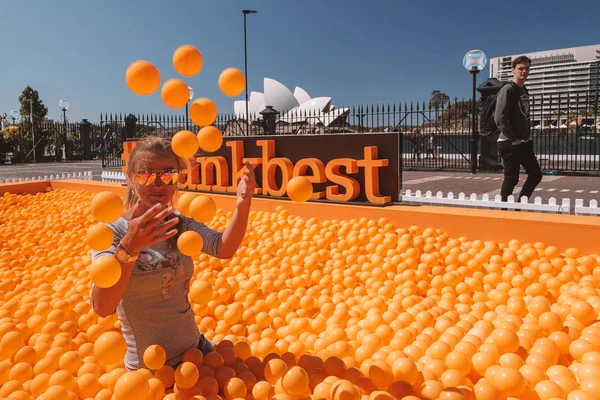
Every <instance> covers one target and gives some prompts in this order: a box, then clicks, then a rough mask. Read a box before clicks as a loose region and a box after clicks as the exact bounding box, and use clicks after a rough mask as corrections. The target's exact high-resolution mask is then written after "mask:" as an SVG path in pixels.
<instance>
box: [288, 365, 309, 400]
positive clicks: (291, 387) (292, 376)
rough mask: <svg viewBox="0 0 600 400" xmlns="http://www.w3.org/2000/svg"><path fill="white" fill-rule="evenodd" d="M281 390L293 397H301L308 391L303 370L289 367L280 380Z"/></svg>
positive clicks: (306, 377) (305, 374)
mask: <svg viewBox="0 0 600 400" xmlns="http://www.w3.org/2000/svg"><path fill="white" fill-rule="evenodd" d="M281 386H282V387H283V390H285V391H286V392H287V393H289V394H291V395H293V396H301V395H303V394H305V393H306V391H307V390H308V374H307V373H306V371H305V370H304V369H303V368H300V367H298V366H293V367H291V368H290V369H289V370H288V371H287V372H286V373H285V375H283V378H281Z"/></svg>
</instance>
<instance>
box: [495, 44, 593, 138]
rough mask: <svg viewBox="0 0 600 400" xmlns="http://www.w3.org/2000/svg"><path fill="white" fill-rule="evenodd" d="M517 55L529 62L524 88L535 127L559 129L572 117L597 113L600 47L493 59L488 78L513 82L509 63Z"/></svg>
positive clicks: (549, 51) (573, 48) (585, 47)
mask: <svg viewBox="0 0 600 400" xmlns="http://www.w3.org/2000/svg"><path fill="white" fill-rule="evenodd" d="M520 55H525V56H527V57H529V58H530V59H531V70H530V73H529V78H528V79H527V82H526V85H527V88H528V89H529V93H530V95H531V96H532V99H533V104H532V114H533V115H532V116H533V119H534V121H533V123H534V124H538V125H539V124H542V125H546V124H548V123H550V124H553V125H554V124H556V126H558V125H562V124H564V123H566V122H568V120H569V117H568V116H569V115H573V113H580V114H583V116H584V117H586V116H587V115H589V112H590V109H591V110H597V102H598V100H597V98H598V95H599V92H600V44H597V45H592V46H581V47H572V48H566V49H557V50H547V51H539V52H534V53H522V54H515V55H510V56H502V57H495V58H492V59H491V60H490V77H491V78H496V79H498V80H500V81H504V82H505V81H510V80H512V77H513V75H512V60H514V59H515V58H516V57H518V56H520ZM571 118H572V117H571Z"/></svg>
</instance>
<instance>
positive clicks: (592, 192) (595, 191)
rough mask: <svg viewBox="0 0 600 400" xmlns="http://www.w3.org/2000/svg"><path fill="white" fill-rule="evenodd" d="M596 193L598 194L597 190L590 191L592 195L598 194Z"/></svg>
mask: <svg viewBox="0 0 600 400" xmlns="http://www.w3.org/2000/svg"><path fill="white" fill-rule="evenodd" d="M596 193H598V191H597V190H590V194H596Z"/></svg>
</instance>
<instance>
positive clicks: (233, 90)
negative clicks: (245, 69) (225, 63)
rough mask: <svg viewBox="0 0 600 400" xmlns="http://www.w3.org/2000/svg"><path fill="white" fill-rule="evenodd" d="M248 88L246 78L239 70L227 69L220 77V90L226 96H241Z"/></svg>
mask: <svg viewBox="0 0 600 400" xmlns="http://www.w3.org/2000/svg"><path fill="white" fill-rule="evenodd" d="M245 87H246V77H244V74H243V73H242V71H240V70H239V69H237V68H227V69H225V70H224V71H223V72H221V75H219V89H221V92H223V94H224V95H225V96H229V97H235V96H239V95H240V94H241V93H242V92H243V91H244V88H245Z"/></svg>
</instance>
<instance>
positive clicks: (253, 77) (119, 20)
mask: <svg viewBox="0 0 600 400" xmlns="http://www.w3.org/2000/svg"><path fill="white" fill-rule="evenodd" d="M2 4H3V13H2V14H3V18H2V20H1V22H0V37H2V38H3V39H4V40H3V42H2V46H1V47H0V49H1V50H0V77H1V79H2V85H1V90H0V113H3V112H6V113H8V112H9V111H10V110H13V109H18V108H19V103H18V98H19V95H20V94H21V92H22V91H23V89H24V88H25V87H26V86H31V87H32V88H34V89H36V90H38V91H39V93H40V97H41V98H42V100H43V101H44V104H45V105H46V106H47V107H48V109H49V113H48V118H51V119H58V118H59V116H60V114H61V112H60V110H59V108H58V102H59V100H60V99H63V98H64V99H67V100H68V101H69V103H70V109H69V111H68V113H67V115H68V116H69V119H70V120H71V121H80V120H81V119H82V118H87V119H88V120H90V121H98V120H99V118H100V113H101V112H102V113H104V112H108V113H111V112H113V113H115V112H116V113H160V114H163V113H164V114H181V115H183V113H184V112H185V108H182V109H179V110H172V109H170V108H168V107H166V106H165V105H164V104H163V103H162V100H161V98H160V89H159V90H158V91H157V92H156V93H154V94H153V95H152V96H149V97H140V96H136V95H134V94H133V93H131V91H129V89H128V88H127V86H126V84H125V79H124V78H125V70H126V68H127V66H128V65H129V64H130V63H131V62H133V61H135V60H139V59H145V60H148V61H150V62H152V63H154V64H155V65H156V66H157V67H158V68H159V70H160V72H161V81H162V82H164V81H166V80H167V79H169V78H172V77H179V76H178V75H177V74H176V72H175V70H174V68H173V65H172V62H171V57H172V55H173V52H174V51H175V49H176V48H177V47H178V46H180V45H183V44H192V45H194V46H196V47H197V48H198V49H199V50H200V51H201V52H202V54H203V57H204V67H203V69H202V71H201V72H200V73H199V74H198V75H197V76H195V77H193V78H182V77H179V78H182V79H183V80H184V81H185V82H186V83H188V84H189V85H190V86H191V87H193V88H194V92H195V97H196V98H197V97H208V98H210V99H212V100H213V101H214V102H215V103H216V104H217V107H218V108H219V112H222V113H232V112H233V103H234V101H235V100H242V99H244V94H243V93H242V94H241V95H240V96H237V97H226V96H225V95H223V94H222V93H221V92H220V90H219V88H218V85H217V79H218V76H219V74H220V72H221V71H222V70H224V69H225V68H228V67H236V68H239V69H240V70H242V71H243V70H244V32H243V15H242V12H241V10H242V9H245V8H249V9H253V10H256V11H257V12H258V13H257V14H255V15H249V16H248V19H247V21H248V25H247V33H248V73H249V79H248V88H249V91H261V92H262V91H263V78H264V77H268V78H272V79H275V80H278V81H280V82H281V83H283V84H285V85H286V86H287V87H288V88H289V89H290V90H291V91H293V90H294V88H295V87H296V86H300V87H302V88H304V89H305V90H306V91H307V92H308V93H309V95H310V96H312V97H319V96H329V97H332V103H333V104H335V105H336V106H339V107H341V106H348V105H349V106H352V105H360V104H377V103H379V104H381V103H392V102H395V103H398V102H405V101H419V102H426V101H428V100H429V97H430V95H431V92H432V91H433V90H440V91H442V92H444V93H446V94H447V95H448V96H450V98H454V97H459V98H468V97H469V96H470V93H471V77H470V75H469V73H468V72H467V71H465V70H464V68H463V66H462V58H463V56H464V54H465V53H466V52H467V51H469V50H471V49H481V50H483V51H484V52H485V53H486V55H487V57H488V59H491V58H493V57H498V56H502V55H506V54H519V53H530V52H535V51H544V50H551V49H558V48H569V47H579V46H586V45H593V44H597V43H599V42H600V28H599V27H598V24H595V23H587V22H586V23H584V21H590V18H591V16H597V15H600V2H598V1H597V0H596V1H593V0H583V1H579V2H577V3H576V7H571V6H569V7H567V9H565V7H564V4H563V2H559V1H558V0H547V1H539V0H536V1H530V2H523V1H513V0H508V1H504V2H502V3H498V2H496V1H494V2H492V1H479V2H462V1H459V0H454V1H452V0H449V1H441V0H440V1H435V0H434V1H429V2H403V1H397V0H377V1H373V2H370V3H367V2H364V1H358V0H330V1H327V2H319V1H317V0H305V1H302V2H293V1H277V0H261V1H250V0H230V1H219V2H217V1H208V0H180V1H178V2H173V3H167V2H165V1H159V0H144V1H142V0H128V1H126V2H123V1H118V0H105V1H102V2H81V1H77V0H62V1H60V2H48V1H43V0H31V1H27V2H25V1H21V0H5V1H3V3H2ZM558 10H563V11H558ZM488 68H489V63H488V66H486V68H485V69H484V70H483V71H482V72H481V73H480V74H479V76H478V83H481V82H483V81H485V80H486V79H487V78H488V76H489V69H488Z"/></svg>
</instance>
